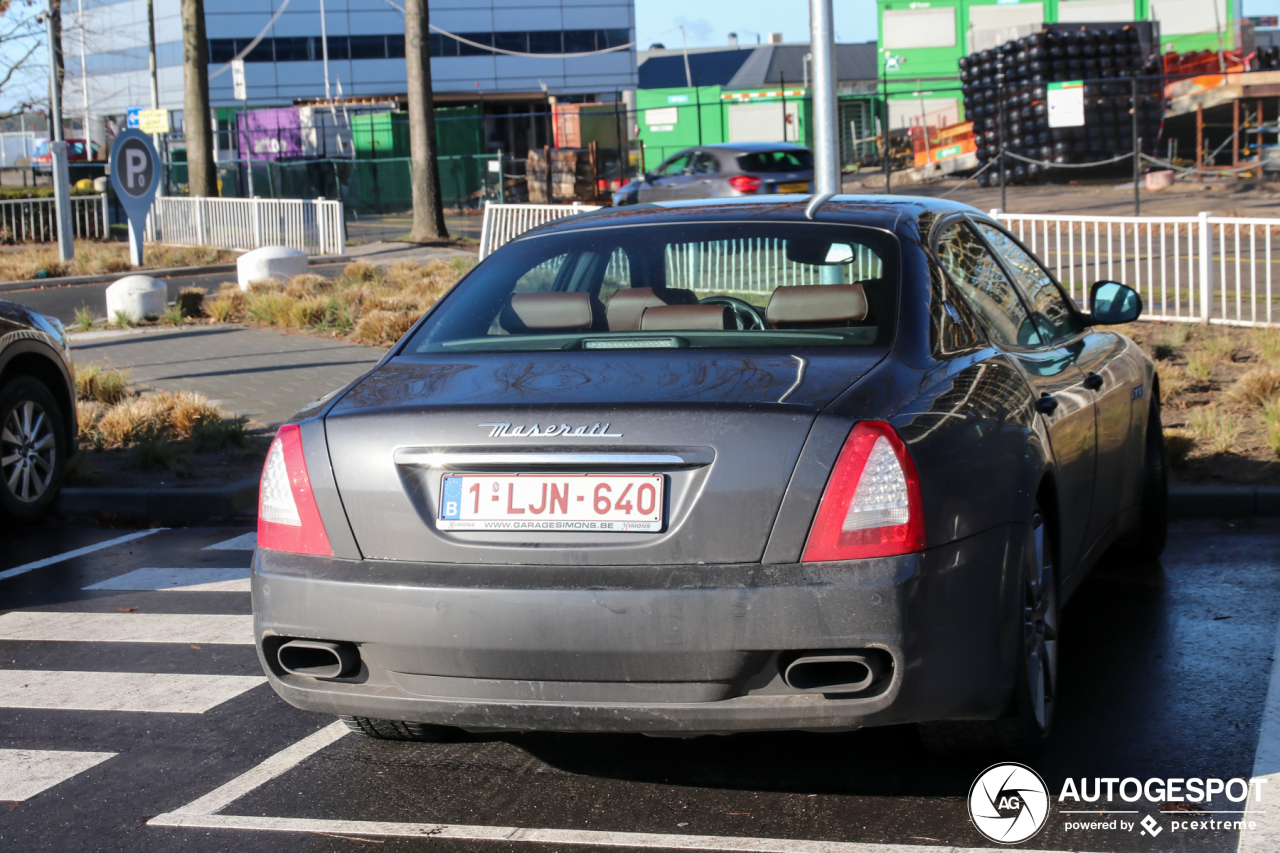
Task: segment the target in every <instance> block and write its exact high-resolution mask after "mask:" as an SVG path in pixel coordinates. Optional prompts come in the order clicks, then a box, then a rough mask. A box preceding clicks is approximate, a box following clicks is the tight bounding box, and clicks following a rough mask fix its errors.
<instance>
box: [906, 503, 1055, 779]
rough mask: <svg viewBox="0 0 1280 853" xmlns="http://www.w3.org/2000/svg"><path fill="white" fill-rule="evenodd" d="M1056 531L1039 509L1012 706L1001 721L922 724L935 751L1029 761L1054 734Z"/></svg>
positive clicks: (1033, 522) (1026, 563)
mask: <svg viewBox="0 0 1280 853" xmlns="http://www.w3.org/2000/svg"><path fill="white" fill-rule="evenodd" d="M1055 545H1056V543H1055V542H1054V540H1053V531H1052V529H1051V528H1050V525H1049V524H1048V523H1047V520H1046V519H1045V516H1044V514H1043V513H1042V512H1041V511H1040V507H1039V505H1037V506H1036V507H1035V508H1034V510H1033V511H1032V513H1031V519H1030V521H1029V523H1028V525H1027V540H1026V546H1025V547H1024V549H1023V554H1024V556H1023V585H1022V587H1023V589H1022V593H1023V595H1022V608H1021V614H1022V619H1021V620H1020V628H1021V629H1020V631H1019V638H1020V643H1019V647H1020V651H1019V654H1018V672H1017V678H1016V680H1015V683H1014V688H1013V696H1012V697H1011V699H1010V701H1009V706H1008V708H1007V709H1006V710H1005V712H1004V714H1002V715H1001V716H1000V717H999V718H998V719H995V720H943V721H938V722H931V723H921V724H920V725H919V726H918V727H917V728H918V730H919V732H920V740H921V742H922V743H923V744H924V746H925V748H926V749H928V750H930V751H931V752H937V753H942V754H955V753H983V754H998V755H1000V756H1003V757H1006V758H1026V757H1029V756H1031V755H1034V754H1035V753H1037V752H1039V751H1040V750H1041V749H1042V748H1043V747H1044V745H1045V744H1046V743H1047V742H1048V740H1049V735H1050V733H1051V732H1052V731H1053V717H1054V709H1055V708H1056V707H1057V698H1058V630H1059V624H1060V622H1059V613H1058V573H1057V567H1056V566H1057V549H1056V547H1055Z"/></svg>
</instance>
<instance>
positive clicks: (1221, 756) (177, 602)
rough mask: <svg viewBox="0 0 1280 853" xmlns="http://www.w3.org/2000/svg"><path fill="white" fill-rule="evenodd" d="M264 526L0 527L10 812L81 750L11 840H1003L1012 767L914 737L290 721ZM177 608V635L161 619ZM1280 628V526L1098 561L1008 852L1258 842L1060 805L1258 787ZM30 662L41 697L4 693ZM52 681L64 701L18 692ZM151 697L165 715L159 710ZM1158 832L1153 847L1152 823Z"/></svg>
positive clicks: (464, 846)
mask: <svg viewBox="0 0 1280 853" xmlns="http://www.w3.org/2000/svg"><path fill="white" fill-rule="evenodd" d="M248 530H249V528H244V527H240V528H237V527H228V528H194V529H186V530H168V531H161V532H157V533H154V534H148V535H146V536H143V537H141V538H136V539H132V540H129V541H125V542H120V543H118V544H115V545H110V546H108V547H103V548H100V550H96V551H90V552H88V553H85V554H83V555H81V556H78V557H74V558H71V559H68V560H63V561H60V562H55V563H52V564H50V565H45V566H43V567H39V568H33V569H30V570H27V571H23V572H21V573H18V574H13V575H9V574H8V573H9V572H11V571H12V570H13V569H14V568H16V567H22V566H23V565H26V564H30V563H31V562H32V561H34V560H41V559H45V558H49V557H54V556H57V555H59V554H62V553H65V552H67V551H69V550H72V549H79V548H93V547H95V546H101V545H102V544H103V543H107V542H111V541H113V540H115V539H117V538H118V537H123V536H127V535H129V534H131V533H133V532H134V531H128V530H99V529H96V528H93V527H87V526H77V525H68V524H65V523H58V522H49V523H47V524H44V525H40V526H35V527H29V528H23V529H14V528H4V529H0V541H2V542H3V543H4V547H3V548H0V685H9V686H7V687H3V688H2V689H0V733H3V734H0V798H3V797H5V796H13V795H12V794H6V793H5V792H6V790H13V785H14V784H15V778H16V777H17V776H21V775H22V773H21V772H19V771H15V770H13V769H12V767H13V762H12V761H9V764H6V755H9V756H12V755H13V754H15V753H17V752H20V751H24V750H25V751H28V752H41V751H49V753H50V755H52V753H54V752H57V753H59V754H60V755H62V754H68V753H69V754H71V755H70V756H69V757H67V758H66V759H65V761H66V762H67V765H66V766H67V767H69V768H70V769H69V770H68V771H67V773H66V774H65V777H64V778H63V779H62V781H57V782H55V783H54V784H51V785H49V786H48V787H45V788H44V789H43V790H41V791H39V792H37V793H34V794H31V795H30V796H23V797H21V798H18V799H15V800H14V801H13V802H10V803H0V849H12V850H24V851H26V850H32V851H35V850H58V851H63V850H95V851H97V850H140V849H146V850H149V851H168V850H174V851H177V850H182V851H206V850H207V851H215V850H217V851H220V850H227V849H232V848H234V849H238V850H253V851H257V850H262V851H267V850H275V849H280V848H282V847H283V848H284V849H289V850H306V851H311V850H317V851H319V850H326V851H327V850H342V851H346V850H368V849H370V848H371V846H373V845H376V847H375V848H374V849H406V850H410V849H412V850H419V849H422V850H425V849H428V847H430V848H431V849H437V850H440V849H444V850H458V851H463V850H472V849H476V850H479V849H484V850H491V849H519V848H544V849H556V850H559V849H581V848H583V847H585V848H587V849H592V848H595V849H600V850H605V849H614V850H616V849H619V848H624V847H633V848H634V847H638V846H640V847H647V848H652V849H660V850H665V849H672V850H675V849H703V850H705V849H716V850H754V851H760V850H788V851H790V850H795V851H798V853H809V851H814V853H816V851H819V850H821V851H829V853H874V852H875V851H885V853H905V851H907V850H919V851H938V850H947V849H949V848H950V847H953V846H954V847H964V848H996V847H997V846H998V845H996V844H993V843H991V842H989V841H987V840H986V839H985V838H983V837H982V836H981V835H980V834H979V833H978V832H977V830H976V829H975V827H974V825H973V823H972V822H971V821H970V819H969V816H968V812H967V808H966V799H967V797H968V794H969V791H970V787H971V786H972V785H973V783H974V780H975V778H976V777H977V775H978V774H979V773H981V772H982V771H983V769H984V768H986V767H987V766H988V765H989V764H991V763H992V762H993V760H995V759H993V758H991V757H966V758H943V757H938V756H935V755H931V754H929V753H927V752H925V751H924V750H923V748H922V747H921V746H920V744H919V741H918V739H917V738H916V735H915V731H914V729H913V728H911V727H893V728H885V729H874V730H865V731H860V732H852V733H846V734H806V733H782V734H753V735H734V736H730V737H705V738H698V739H692V740H677V739H654V738H645V737H641V736H615V735H590V736H584V735H564V734H554V735H553V734H514V735H506V736H489V735H486V736H473V737H470V738H467V739H466V740H465V741H461V742H455V743H444V744H403V743H394V742H379V741H371V740H367V739H364V738H361V737H359V736H356V735H342V734H341V732H339V731H335V730H333V729H331V728H330V727H331V724H332V722H333V720H332V718H329V717H325V716H322V715H316V714H310V713H305V712H302V711H297V710H295V709H293V708H290V707H289V706H287V705H285V704H284V703H283V702H282V701H280V700H279V699H278V698H276V696H275V695H274V694H273V693H272V692H271V690H270V688H269V687H268V686H266V685H265V684H264V683H261V682H260V681H256V680H254V679H255V677H257V676H260V671H259V670H258V664H257V659H256V656H255V654H254V650H253V647H252V646H251V645H249V644H248V643H249V642H250V639H249V636H248V623H247V621H244V619H245V617H246V616H247V615H248V613H249V597H248V594H247V592H244V591H243V589H244V588H245V587H244V586H243V581H242V579H243V578H244V577H247V572H246V569H245V567H247V565H248V561H249V558H250V552H249V551H248V550H235V548H237V547H239V548H244V547H247V546H246V543H245V542H244V541H243V540H239V541H238V543H237V541H236V540H235V537H238V536H240V535H241V534H244V533H246V532H248ZM227 542H230V546H229V548H224V549H219V550H207V548H208V546H211V545H217V544H218V543H227ZM156 567H169V568H168V569H167V570H168V571H169V572H170V575H173V573H175V572H176V573H178V574H177V575H175V576H176V577H178V578H179V580H178V581H176V583H179V584H180V585H181V588H178V589H167V590H163V591H160V590H155V589H154V588H152V589H147V588H146V587H148V586H149V585H150V586H152V587H154V586H155V585H156V584H154V583H152V581H153V580H154V579H155V577H158V575H156V574H155V573H154V572H152V573H150V574H148V573H146V572H141V573H140V572H139V570H140V569H144V568H151V569H154V568H156ZM182 572H194V573H196V574H189V575H183V574H182ZM170 575H165V577H169V576H170ZM183 577H187V578H189V580H190V582H189V583H183V582H182V580H181V578H183ZM148 578H150V579H151V580H148ZM210 583H212V584H214V586H213V587H210V586H208V584H210ZM218 584H222V586H218ZM227 584H230V586H226V585H227ZM93 586H99V588H97V589H85V587H93ZM165 616H169V617H179V618H178V621H177V622H163V620H161V621H159V622H158V621H156V619H155V617H165ZM68 620H70V621H68ZM121 620H132V621H124V622H122V621H121ZM227 620H230V621H227ZM122 625H123V626H125V627H121V626H122ZM51 626H52V627H51ZM165 626H168V627H165ZM1278 628H1280V529H1277V527H1276V526H1275V525H1262V524H1250V523H1240V524H1235V525H1230V524H1228V523H1219V522H1214V523H1194V524H1193V523H1184V524H1180V525H1177V526H1176V527H1175V528H1174V530H1173V532H1172V538H1171V543H1170V547H1169V550H1168V556H1167V559H1165V560H1164V561H1163V563H1162V564H1159V565H1140V564H1125V563H1121V562H1107V563H1104V564H1102V565H1100V566H1098V567H1097V569H1096V570H1095V572H1094V573H1093V575H1092V576H1091V577H1090V578H1089V579H1088V580H1086V581H1085V582H1084V584H1083V585H1082V586H1081V587H1080V589H1079V591H1078V592H1077V594H1076V595H1075V596H1074V597H1073V599H1072V600H1071V602H1070V603H1069V604H1068V606H1067V607H1066V609H1065V611H1064V614H1063V633H1062V640H1063V646H1062V661H1061V663H1062V680H1061V696H1062V698H1061V701H1060V705H1059V707H1058V720H1057V729H1056V732H1055V734H1054V737H1053V739H1052V741H1051V743H1050V745H1049V747H1048V748H1047V749H1046V750H1045V751H1044V753H1043V754H1041V755H1040V756H1039V757H1037V758H1036V759H1035V760H1033V761H1031V762H1029V763H1030V765H1031V766H1032V767H1033V768H1034V769H1035V770H1036V771H1038V772H1039V774H1040V775H1041V776H1042V777H1043V778H1044V780H1045V782H1046V783H1047V786H1048V789H1049V792H1050V794H1051V795H1052V798H1053V800H1054V802H1053V805H1052V807H1051V813H1050V816H1049V819H1048V822H1047V825H1046V826H1045V827H1044V829H1043V830H1042V831H1040V832H1039V833H1038V834H1037V835H1035V836H1034V837H1032V838H1031V839H1029V840H1028V841H1026V842H1025V843H1023V844H1020V845H1014V846H1015V847H1017V848H1026V849H1036V850H1118V851H1166V850H1188V851H1233V850H1236V848H1237V841H1238V834H1237V833H1236V832H1234V831H1225V830H1218V829H1211V830H1203V831H1194V832H1188V831H1183V830H1180V829H1175V828H1174V821H1175V820H1187V819H1191V818H1194V819H1198V820H1206V819H1231V820H1236V819H1239V817H1240V816H1239V815H1211V814H1209V813H1208V812H1211V811H1220V810H1221V811H1226V810H1232V809H1234V810H1239V809H1241V808H1243V805H1242V804H1241V805H1238V804H1233V803H1230V802H1229V801H1227V800H1225V799H1224V798H1223V797H1222V796H1221V795H1220V796H1219V798H1218V799H1217V800H1216V801H1215V802H1214V803H1213V804H1212V805H1206V804H1201V805H1199V806H1196V805H1192V804H1187V803H1178V804H1173V803H1168V802H1166V803H1165V804H1164V808H1166V809H1175V808H1176V809H1178V810H1177V811H1162V810H1161V802H1160V801H1156V802H1149V801H1147V800H1146V799H1145V798H1140V799H1138V801H1137V802H1134V803H1126V802H1123V801H1121V800H1119V799H1116V800H1115V801H1114V802H1113V803H1111V804H1110V806H1108V807H1107V809H1108V811H1109V814H1107V815H1105V816H1100V815H1072V814H1066V813H1065V812H1069V811H1075V810H1087V809H1093V810H1102V808H1103V806H1102V805H1100V804H1087V803H1084V804H1068V803H1063V802H1059V801H1058V794H1059V792H1060V791H1061V790H1062V788H1063V785H1064V783H1065V782H1066V781H1067V780H1068V779H1073V780H1077V781H1078V780H1080V779H1081V778H1084V779H1087V780H1089V784H1090V785H1092V780H1093V779H1094V778H1116V779H1125V778H1127V777H1132V778H1134V779H1137V780H1140V781H1145V780H1147V779H1149V778H1157V777H1158V778H1167V777H1176V778H1183V779H1186V778H1191V777H1199V778H1219V779H1224V780H1227V779H1231V778H1241V779H1244V780H1248V779H1249V778H1250V776H1251V775H1252V773H1253V766H1254V755H1255V751H1256V749H1257V745H1258V743H1257V741H1258V732H1259V721H1260V719H1261V717H1262V715H1263V708H1264V702H1265V701H1266V698H1267V687H1268V682H1269V680H1270V677H1271V673H1272V669H1273V666H1274V664H1275V662H1274V660H1273V657H1274V651H1275V647H1276V636H1277V629H1278ZM126 630H127V631H128V632H131V633H129V634H128V636H130V637H131V639H129V640H127V641H125V640H122V639H121V638H122V637H123V636H125V634H122V633H121V632H122V631H126ZM219 631H224V633H223V634H218V632H219ZM226 631H230V633H225V632H226ZM237 631H243V633H244V636H243V637H240V635H239V634H237V633H235V632H237ZM42 632H43V633H42ZM201 632H204V633H203V634H202V633H201ZM14 673H22V674H23V675H22V676H21V677H19V678H18V681H19V682H21V683H22V684H24V685H27V686H26V687H24V688H22V689H15V688H14V687H13V686H12V685H11V683H10V682H9V681H6V680H5V679H6V678H10V679H12V678H14V677H15V676H14V675H13V674H14ZM59 673H72V674H73V675H74V678H75V679H77V683H78V684H80V685H81V687H80V689H79V690H78V691H72V692H71V694H70V695H67V694H65V692H64V693H61V694H60V693H58V692H57V691H56V690H49V689H46V688H40V687H39V685H40V684H43V682H41V681H40V679H41V678H44V679H56V678H57V677H61V676H59V675H58V674H59ZM111 677H117V678H123V679H125V680H126V681H127V680H129V679H132V680H134V681H136V682H138V684H142V685H146V684H150V683H152V681H153V680H155V679H161V682H158V683H166V682H164V681H163V679H173V680H174V681H173V683H174V684H175V685H176V686H175V687H174V690H173V691H172V692H170V693H165V692H164V691H160V692H158V693H157V692H156V691H154V690H153V691H151V692H148V691H147V690H146V689H142V688H141V687H130V688H128V689H125V690H123V691H122V693H123V694H127V695H129V696H132V697H135V699H133V700H130V701H135V702H136V703H140V704H135V706H132V707H129V708H114V709H104V708H103V707H99V706H101V705H103V704H106V705H111V704H112V702H116V704H119V702H121V701H123V700H117V699H115V698H113V697H114V696H115V694H113V693H110V692H108V693H106V694H104V696H105V697H106V698H102V699H95V698H94V697H95V696H97V695H98V688H97V687H96V686H95V684H96V682H98V681H102V680H104V679H108V680H109V678H111ZM218 678H221V679H224V680H221V681H219V680H216V679H218ZM227 678H231V679H232V680H230V681H227V680H225V679H227ZM185 679H195V680H194V681H188V680H185ZM210 679H215V680H213V681H211V680H210ZM234 679H244V680H234ZM31 685H36V686H35V687H32V686H31ZM40 689H44V690H45V692H44V693H43V694H41V696H42V697H43V698H40V697H37V699H36V700H32V699H30V698H27V699H24V698H22V697H24V696H28V697H29V696H30V695H32V694H31V691H32V690H35V691H37V692H38V691H39V690H40ZM219 691H221V692H219ZM179 694H180V698H179V699H175V698H174V697H175V696H179ZM148 697H151V698H148ZM156 697H159V698H156ZM202 697H207V701H206V700H205V699H202ZM1276 700H1277V697H1272V701H1273V702H1274V701H1276ZM148 701H155V702H159V703H160V705H159V706H157V707H156V708H154V709H148V708H147V707H145V705H146V702H148ZM166 702H169V703H172V702H179V703H181V702H187V703H190V707H183V708H179V709H177V710H174V708H173V707H170V706H169V705H165V703H166ZM202 702H203V704H201V703H202ZM24 703H25V704H28V705H37V704H41V703H43V707H40V708H31V707H19V706H20V705H23V704H24ZM210 703H212V704H210ZM161 706H163V707H161ZM197 706H198V707H197ZM28 752H22V753H21V754H22V756H27V755H28ZM84 753H97V754H98V755H96V756H90V758H89V759H88V760H91V761H94V762H95V763H94V764H93V765H92V767H89V768H87V769H83V770H76V766H78V765H77V762H78V761H82V760H83V756H82V754H84ZM103 755H105V757H102V756H103ZM273 756H274V758H273ZM36 757H37V758H40V757H48V756H36ZM269 759H270V761H269V763H268V764H266V765H263V762H264V761H268V760H269ZM60 760H61V759H60ZM23 766H26V765H23ZM6 767H9V770H8V771H6V769H5V768H6ZM255 768H256V769H255ZM18 781H21V780H20V779H19V780H18ZM6 785H7V786H9V787H8V788H6ZM224 786H225V787H224ZM1277 787H1280V786H1277ZM1266 793H1267V794H1268V795H1270V796H1273V797H1280V790H1278V791H1275V792H1269V791H1268V792H1266ZM1147 816H1150V817H1151V818H1152V821H1151V822H1150V825H1151V827H1152V829H1151V831H1148V830H1145V829H1144V828H1143V826H1142V824H1141V821H1142V820H1143V818H1145V817H1147ZM1081 820H1090V821H1099V820H1101V821H1103V822H1109V821H1111V820H1116V821H1120V820H1123V821H1125V822H1127V823H1128V824H1129V825H1131V826H1132V829H1121V828H1117V829H1114V830H1112V829H1096V830H1093V831H1081V830H1078V829H1068V828H1066V824H1067V823H1068V822H1075V821H1081ZM371 822H376V823H371ZM1117 826H1119V824H1117ZM1153 832H1154V835H1153V834H1152V833H1153ZM635 833H649V834H650V835H646V836H636V835H635ZM421 836H427V837H421ZM807 842H826V844H810V843H807Z"/></svg>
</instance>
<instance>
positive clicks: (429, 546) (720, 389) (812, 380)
mask: <svg viewBox="0 0 1280 853" xmlns="http://www.w3.org/2000/svg"><path fill="white" fill-rule="evenodd" d="M884 355H885V351H884V350H882V349H872V348H866V349H863V348H858V349H840V350H836V349H821V350H813V349H810V350H805V351H803V354H790V353H787V352H785V351H776V350H769V351H763V352H762V351H760V350H753V351H747V352H744V351H715V352H699V353H697V354H696V355H693V356H690V355H688V354H687V353H684V354H682V355H680V356H676V355H673V354H672V353H671V352H670V351H633V352H627V353H625V355H623V354H621V353H611V354H609V355H607V356H606V355H602V354H599V353H560V352H552V353H533V354H530V353H482V354H465V355H455V354H448V355H415V356H407V357H401V358H396V359H393V360H392V361H390V362H388V363H387V364H386V365H384V366H383V367H381V368H379V369H378V370H377V371H376V372H374V373H373V374H371V375H370V376H369V377H367V378H366V379H365V380H364V381H363V382H361V383H360V384H359V385H358V386H357V387H355V388H354V389H352V390H351V391H350V392H348V393H347V394H346V395H345V396H344V397H343V399H342V400H341V401H339V402H338V403H337V405H335V406H334V408H333V409H332V410H331V411H330V413H329V415H328V417H327V419H326V431H327V437H328V443H329V452H330V458H331V460H332V463H333V470H334V474H335V476H336V479H337V485H338V489H339V491H340V493H341V496H342V501H343V504H344V506H345V508H346V510H347V515H348V518H349V520H350V522H351V527H352V530H353V532H354V534H355V537H356V540H357V542H358V544H359V546H360V550H361V552H362V553H363V554H364V556H365V557H366V558H370V559H386V560H405V561H413V562H448V563H468V564H542V565H561V566H564V565H637V564H647V565H677V564H698V563H740V562H754V561H758V560H759V559H760V557H761V555H762V554H763V552H764V547H765V542H766V540H767V539H768V535H769V531H770V529H771V527H772V524H773V520H774V517H775V515H776V514H777V510H778V506H779V504H780V503H781V500H782V495H783V492H784V491H785V489H786V486H787V482H788V481H789V479H790V476H791V472H792V469H793V468H794V467H795V464H796V460H797V458H798V456H799V454H800V449H801V447H802V445H803V444H804V441H805V438H806V436H807V435H808V432H809V428H810V426H811V425H812V423H813V420H814V418H815V417H816V415H817V413H818V412H819V411H820V410H821V409H822V408H823V407H824V406H826V405H827V404H828V403H830V402H831V401H832V400H834V399H835V398H836V397H837V396H838V395H839V394H840V393H841V392H842V391H844V390H845V389H846V388H848V387H849V386H850V385H851V384H852V383H853V382H855V381H857V379H858V378H859V377H861V376H862V375H864V374H865V373H866V372H867V371H869V370H870V369H871V368H872V367H874V366H875V364H876V363H878V362H879V361H880V360H881V359H882V358H883V357H884ZM476 472H487V473H489V474H494V475H498V474H533V473H554V474H557V475H562V474H597V475H599V474H649V475H660V477H661V478H662V480H663V481H664V482H665V502H664V506H663V524H662V525H661V526H660V528H659V530H658V531H657V532H581V531H575V532H562V531H545V530H536V531H535V530H520V531H510V530H504V531H497V530H442V529H440V527H441V525H440V523H439V521H438V519H439V518H440V507H441V501H442V489H443V486H442V480H443V478H444V477H445V476H447V475H450V474H466V473H476ZM494 485H496V483H495V484H494ZM503 488H506V486H504V487H503ZM495 491H496V489H495ZM477 500H478V498H477ZM526 517H528V516H526Z"/></svg>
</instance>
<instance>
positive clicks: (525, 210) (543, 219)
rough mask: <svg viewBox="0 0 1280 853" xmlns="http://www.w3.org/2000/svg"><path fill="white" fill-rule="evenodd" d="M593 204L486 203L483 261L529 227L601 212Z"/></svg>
mask: <svg viewBox="0 0 1280 853" xmlns="http://www.w3.org/2000/svg"><path fill="white" fill-rule="evenodd" d="M599 209H600V206H599V205H594V204H493V203H492V202H485V205H484V221H483V223H482V224H481V225H480V260H484V259H485V258H486V257H487V256H488V255H490V254H492V253H493V250H494V249H496V248H498V247H499V246H501V245H503V244H505V243H508V242H510V241H511V240H514V239H515V238H516V237H518V236H520V235H521V234H523V233H524V232H526V231H528V230H529V229H530V228H534V227H536V226H538V225H544V224H546V223H548V222H551V221H553V220H556V219H561V218H562V217H565V216H573V215H575V214H578V213H589V212H590V211H593V210H599Z"/></svg>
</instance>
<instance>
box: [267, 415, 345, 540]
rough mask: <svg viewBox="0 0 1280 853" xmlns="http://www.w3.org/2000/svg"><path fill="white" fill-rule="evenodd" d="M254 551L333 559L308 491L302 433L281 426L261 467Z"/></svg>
mask: <svg viewBox="0 0 1280 853" xmlns="http://www.w3.org/2000/svg"><path fill="white" fill-rule="evenodd" d="M258 547H259V548H267V549H270V550H272V551H290V552H292V553H294V554H315V555H317V556H321V557H331V556H333V548H332V547H330V545H329V535H328V534H327V533H325V529H324V522H323V521H322V520H321V519H320V508H319V507H318V506H317V505H316V498H315V494H314V493H313V492H312V490H311V477H310V475H309V474H308V473H307V461H306V458H305V457H304V456H303V454H302V430H301V429H299V428H298V425H297V424H285V425H284V426H282V427H280V431H279V432H278V433H276V437H275V440H274V441H272V442H271V449H270V450H268V451H267V463H266V464H265V465H263V466H262V483H261V485H260V486H259V488H258Z"/></svg>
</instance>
